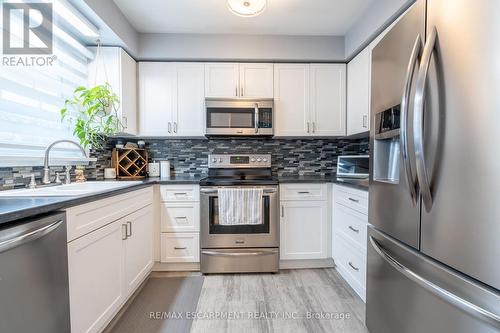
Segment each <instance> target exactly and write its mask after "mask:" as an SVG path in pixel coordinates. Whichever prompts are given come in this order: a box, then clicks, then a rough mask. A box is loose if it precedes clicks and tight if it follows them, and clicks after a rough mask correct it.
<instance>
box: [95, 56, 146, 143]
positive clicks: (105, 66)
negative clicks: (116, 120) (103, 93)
mask: <svg viewBox="0 0 500 333" xmlns="http://www.w3.org/2000/svg"><path fill="white" fill-rule="evenodd" d="M94 51H96V49H95V48H94ZM88 70H89V79H88V82H89V86H94V85H96V84H104V83H105V82H108V83H109V84H110V85H111V89H112V90H113V92H114V93H115V94H116V95H118V98H119V99H120V103H119V106H118V110H117V113H118V116H119V117H120V121H121V122H122V125H123V131H122V132H123V133H127V134H132V135H137V133H138V126H137V64H136V62H135V60H134V59H132V57H130V56H129V55H128V54H127V52H125V51H124V50H123V49H122V48H119V47H101V49H100V56H99V57H98V58H94V60H92V61H91V62H90V63H89V69H88Z"/></svg>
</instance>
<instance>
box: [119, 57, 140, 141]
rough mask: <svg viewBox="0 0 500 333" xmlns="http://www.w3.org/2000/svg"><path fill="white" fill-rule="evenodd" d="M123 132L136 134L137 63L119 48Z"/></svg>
mask: <svg viewBox="0 0 500 333" xmlns="http://www.w3.org/2000/svg"><path fill="white" fill-rule="evenodd" d="M120 59H121V61H120V64H121V87H122V89H121V91H122V94H121V96H120V107H121V111H122V113H121V116H122V123H123V127H124V128H123V132H125V133H128V134H132V135H137V133H138V132H137V63H136V62H135V60H134V59H132V57H131V56H129V55H128V54H127V52H125V51H124V50H123V49H121V48H120Z"/></svg>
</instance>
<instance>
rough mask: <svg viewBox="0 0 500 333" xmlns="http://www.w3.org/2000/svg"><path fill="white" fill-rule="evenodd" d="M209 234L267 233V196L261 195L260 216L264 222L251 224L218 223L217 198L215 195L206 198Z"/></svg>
mask: <svg viewBox="0 0 500 333" xmlns="http://www.w3.org/2000/svg"><path fill="white" fill-rule="evenodd" d="M208 200H209V201H208V206H209V233H210V234H268V233H269V210H270V208H269V207H270V206H269V196H268V195H264V196H262V200H263V203H262V210H263V212H262V217H263V218H264V221H263V222H264V223H261V224H252V225H249V224H248V225H220V224H219V200H218V198H217V196H211V197H209V199H208Z"/></svg>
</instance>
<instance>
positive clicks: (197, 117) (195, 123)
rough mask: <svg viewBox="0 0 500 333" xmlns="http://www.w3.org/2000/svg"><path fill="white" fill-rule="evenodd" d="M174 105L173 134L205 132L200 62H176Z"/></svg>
mask: <svg viewBox="0 0 500 333" xmlns="http://www.w3.org/2000/svg"><path fill="white" fill-rule="evenodd" d="M175 71H176V75H177V80H176V91H177V93H176V99H177V100H176V107H175V108H174V114H173V117H172V118H173V119H172V121H173V128H172V131H173V135H177V136H203V135H204V134H205V89H204V81H205V80H204V66H203V64H200V63H176V64H175Z"/></svg>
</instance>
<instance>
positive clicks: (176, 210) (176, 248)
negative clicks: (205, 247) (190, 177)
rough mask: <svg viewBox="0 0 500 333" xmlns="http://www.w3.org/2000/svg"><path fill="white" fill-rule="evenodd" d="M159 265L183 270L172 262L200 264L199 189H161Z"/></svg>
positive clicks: (178, 186)
mask: <svg viewBox="0 0 500 333" xmlns="http://www.w3.org/2000/svg"><path fill="white" fill-rule="evenodd" d="M160 197H161V199H160V200H161V203H160V210H161V212H160V219H161V221H160V228H161V236H160V262H162V263H167V264H169V267H170V269H172V267H175V268H178V270H183V268H182V266H178V265H172V264H175V263H198V262H200V187H199V186H198V185H161V186H160Z"/></svg>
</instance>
